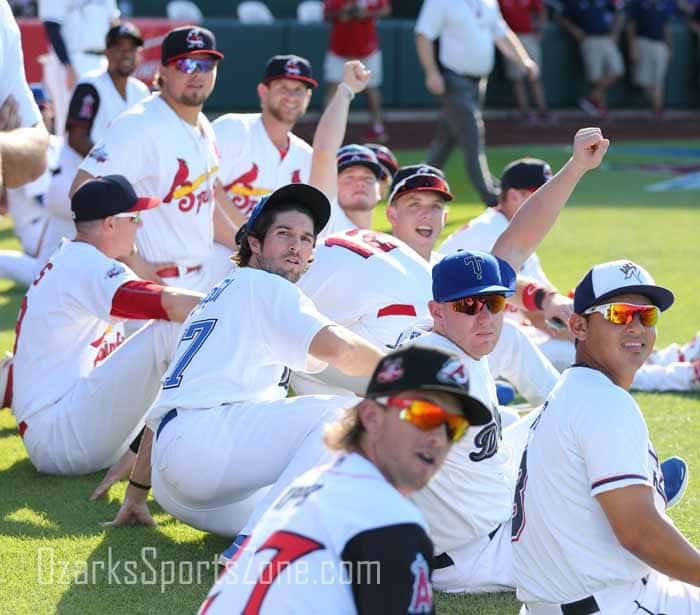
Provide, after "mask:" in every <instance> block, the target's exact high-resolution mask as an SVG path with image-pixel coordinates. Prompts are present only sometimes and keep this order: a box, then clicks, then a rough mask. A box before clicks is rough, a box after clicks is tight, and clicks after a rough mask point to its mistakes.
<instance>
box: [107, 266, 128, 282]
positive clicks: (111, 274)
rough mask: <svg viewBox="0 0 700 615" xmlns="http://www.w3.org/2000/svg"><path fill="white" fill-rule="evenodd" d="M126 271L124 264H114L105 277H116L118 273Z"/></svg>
mask: <svg viewBox="0 0 700 615" xmlns="http://www.w3.org/2000/svg"><path fill="white" fill-rule="evenodd" d="M122 273H124V267H123V266H122V265H114V267H112V268H111V269H110V270H109V271H108V272H107V273H106V274H105V278H106V279H108V280H109V279H110V278H116V277H117V276H118V275H120V274H122Z"/></svg>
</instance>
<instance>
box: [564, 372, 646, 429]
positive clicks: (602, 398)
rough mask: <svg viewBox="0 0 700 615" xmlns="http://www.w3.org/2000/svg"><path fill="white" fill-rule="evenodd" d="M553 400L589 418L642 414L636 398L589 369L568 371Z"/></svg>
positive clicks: (601, 374)
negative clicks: (612, 413) (614, 414)
mask: <svg viewBox="0 0 700 615" xmlns="http://www.w3.org/2000/svg"><path fill="white" fill-rule="evenodd" d="M555 392H556V393H557V394H556V395H553V399H555V400H557V399H558V400H559V401H562V402H563V404H562V405H563V406H564V407H565V408H571V409H574V411H575V410H576V409H578V412H579V413H581V414H584V415H587V416H591V415H596V416H599V415H600V416H601V417H605V416H609V415H610V413H611V412H613V411H614V412H618V413H625V414H634V415H637V414H638V413H639V412H640V410H639V406H638V405H637V402H636V401H635V400H634V397H632V395H630V393H629V392H628V391H626V390H625V389H623V388H622V387H620V386H617V385H616V384H615V383H614V382H612V381H611V380H610V378H608V377H607V376H606V375H605V374H603V373H602V372H601V371H599V370H597V369H593V368H590V367H586V366H573V367H571V368H569V369H567V370H565V371H564V373H563V374H562V376H561V378H560V381H559V383H558V386H557V387H556V388H555Z"/></svg>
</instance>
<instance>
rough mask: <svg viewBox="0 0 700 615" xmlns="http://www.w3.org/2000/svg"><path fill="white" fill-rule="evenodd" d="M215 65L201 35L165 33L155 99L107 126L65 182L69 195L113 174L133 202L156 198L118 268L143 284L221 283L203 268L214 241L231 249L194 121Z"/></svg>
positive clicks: (205, 142)
mask: <svg viewBox="0 0 700 615" xmlns="http://www.w3.org/2000/svg"><path fill="white" fill-rule="evenodd" d="M222 57H223V54H222V53H221V52H220V51H217V49H216V39H215V38H214V35H213V34H212V33H211V32H210V31H209V30H206V29H205V28H201V27H199V26H184V27H182V28H176V29H174V30H171V31H170V32H169V33H168V34H167V35H166V36H165V38H164V39H163V43H162V46H161V67H160V76H159V79H158V82H159V85H160V88H161V91H160V93H157V94H154V95H153V96H151V97H149V98H147V99H146V100H145V101H143V102H142V103H139V104H137V105H135V106H134V107H132V108H131V109H129V110H128V111H127V112H126V113H124V114H122V115H121V116H119V117H118V118H117V119H116V120H115V121H114V122H113V123H112V124H111V125H110V126H109V128H108V129H107V131H106V132H105V135H104V138H103V139H102V140H101V141H100V142H99V143H97V144H96V145H95V147H93V148H92V150H91V151H90V153H89V154H88V156H87V157H86V158H85V160H84V161H83V162H82V164H81V165H80V171H79V172H78V175H77V176H76V178H75V181H74V182H73V188H72V189H73V190H75V189H76V188H77V187H78V186H80V185H81V184H82V182H84V181H85V180H86V179H89V178H90V177H94V176H98V175H103V174H105V173H113V172H118V173H122V174H124V175H125V176H126V177H127V178H128V179H129V180H130V181H131V183H132V184H133V185H134V189H135V190H136V193H137V194H141V195H143V194H156V195H158V196H159V197H160V198H161V200H162V201H163V206H162V207H160V208H158V209H155V210H153V211H147V212H144V222H145V224H144V225H143V227H141V228H140V229H139V232H138V234H137V236H136V240H137V247H138V253H136V254H134V255H131V256H129V257H127V258H126V261H125V262H127V264H129V266H130V267H131V268H132V269H133V270H134V271H136V272H137V273H138V274H139V275H140V276H141V277H143V278H144V279H149V280H155V281H158V280H170V281H173V282H176V283H177V285H178V286H182V287H185V288H193V289H199V290H208V289H209V288H211V286H212V285H213V284H214V283H215V282H217V281H218V280H219V279H221V277H219V276H220V275H222V271H221V270H219V271H217V270H215V268H214V267H213V265H212V266H210V267H205V266H204V263H205V262H206V261H207V259H208V257H209V256H210V253H211V251H212V245H213V242H214V239H215V238H216V239H217V240H218V241H220V242H222V243H225V244H227V245H229V246H230V247H232V246H233V232H232V231H233V227H232V225H231V223H230V220H228V218H226V217H225V215H224V214H223V213H222V212H221V211H220V210H219V209H218V208H217V207H215V202H214V194H213V191H214V187H215V184H216V182H217V173H218V165H219V159H218V155H217V151H216V140H215V138H214V134H213V131H212V129H211V125H210V124H209V121H208V120H207V118H206V116H205V115H204V114H203V113H202V105H203V104H204V101H205V100H206V99H207V97H208V96H209V95H210V94H211V91H212V89H213V87H214V82H215V81H216V71H217V63H218V61H219V60H220V59H221V58H222ZM229 265H230V263H229ZM222 266H223V265H222Z"/></svg>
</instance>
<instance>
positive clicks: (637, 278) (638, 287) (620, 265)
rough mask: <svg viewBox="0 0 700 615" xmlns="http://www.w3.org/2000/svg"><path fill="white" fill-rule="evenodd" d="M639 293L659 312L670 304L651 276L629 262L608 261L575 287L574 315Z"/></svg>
mask: <svg viewBox="0 0 700 615" xmlns="http://www.w3.org/2000/svg"><path fill="white" fill-rule="evenodd" d="M626 293H639V294H640V295H644V296H645V297H648V298H649V300H650V301H651V302H652V303H653V304H654V305H655V306H656V307H658V308H659V309H660V310H661V311H662V312H663V311H664V310H666V309H668V308H670V307H671V305H673V301H674V299H675V298H674V296H673V293H672V292H671V291H670V290H668V288H664V287H663V286H658V285H657V284H656V283H655V282H654V278H652V277H651V274H650V273H649V272H648V271H647V270H646V269H644V267H641V266H640V265H637V264H636V263H633V262H632V261H629V260H619V261H610V262H609V263H603V264H602V265H596V266H595V267H593V269H591V270H590V271H589V272H588V273H587V274H586V275H585V276H583V279H582V280H581V281H580V282H579V283H578V285H577V286H576V290H575V291H574V312H575V313H576V314H583V312H584V311H585V310H587V309H588V308H589V307H591V306H592V305H595V304H596V303H600V302H601V301H603V300H605V299H609V298H611V297H614V296H616V295H622V294H626Z"/></svg>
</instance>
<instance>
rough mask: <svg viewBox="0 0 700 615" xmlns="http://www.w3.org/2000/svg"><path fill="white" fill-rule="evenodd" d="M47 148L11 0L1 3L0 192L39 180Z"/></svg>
mask: <svg viewBox="0 0 700 615" xmlns="http://www.w3.org/2000/svg"><path fill="white" fill-rule="evenodd" d="M17 124H19V126H18V127H17V128H15V126H16V125H17ZM47 147H48V134H47V132H46V128H45V127H44V125H43V123H42V121H41V114H40V112H39V108H38V107H37V105H36V103H35V102H34V99H33V97H32V93H31V92H30V90H29V86H28V85H27V80H26V78H25V76H24V57H23V55H22V41H21V38H20V32H19V28H18V27H17V22H16V21H15V18H14V16H13V15H12V10H11V9H10V6H9V5H8V3H7V0H0V189H2V188H3V186H4V187H6V188H19V187H20V186H22V185H23V184H26V183H27V182H30V181H33V180H35V179H37V178H38V177H39V176H40V175H41V174H42V173H43V172H44V171H45V170H46V148H47Z"/></svg>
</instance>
